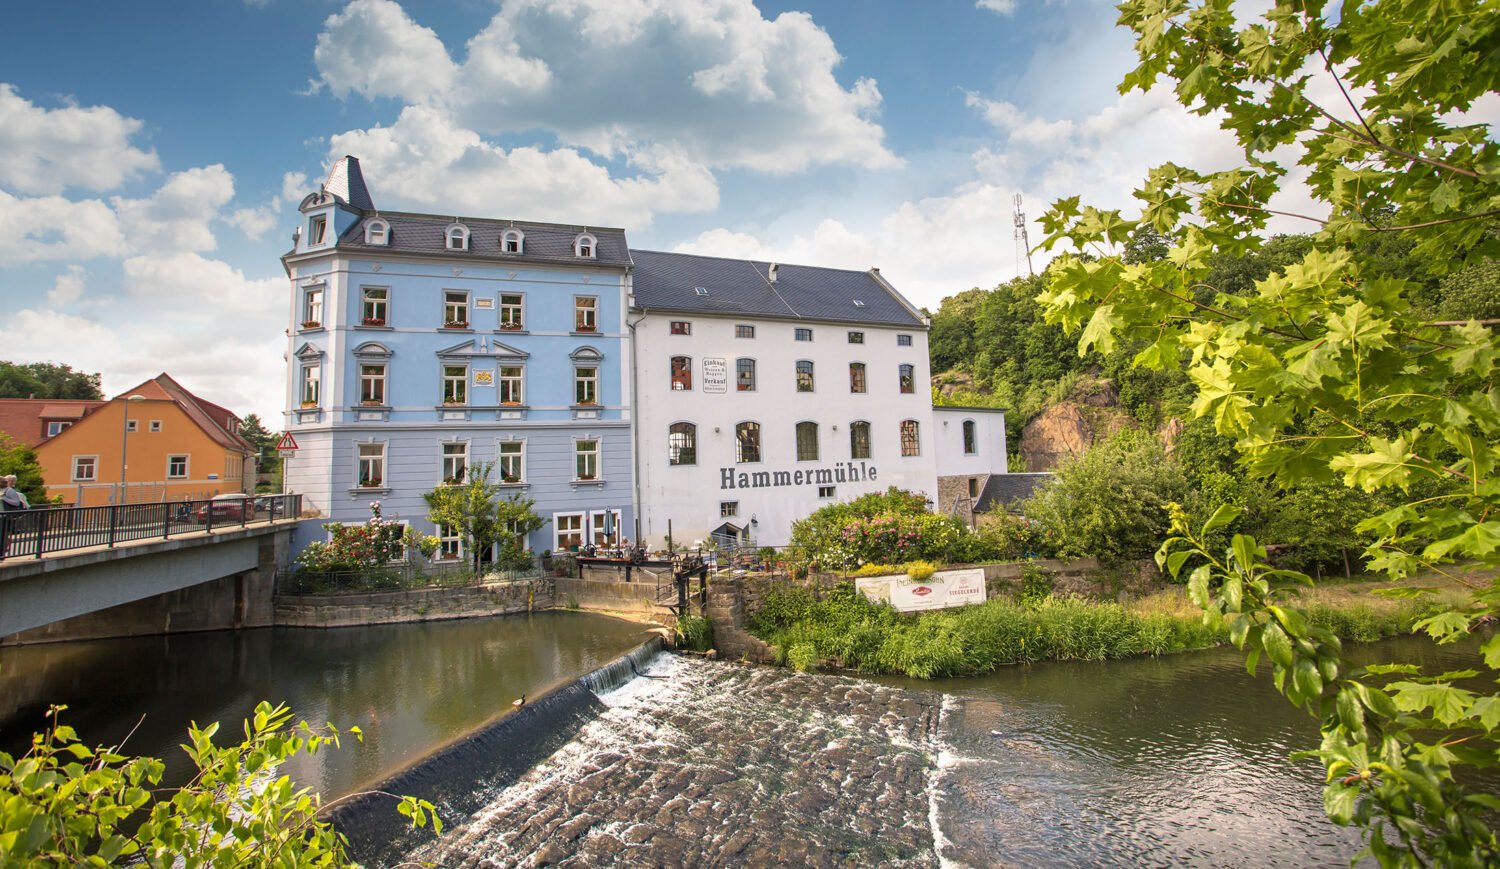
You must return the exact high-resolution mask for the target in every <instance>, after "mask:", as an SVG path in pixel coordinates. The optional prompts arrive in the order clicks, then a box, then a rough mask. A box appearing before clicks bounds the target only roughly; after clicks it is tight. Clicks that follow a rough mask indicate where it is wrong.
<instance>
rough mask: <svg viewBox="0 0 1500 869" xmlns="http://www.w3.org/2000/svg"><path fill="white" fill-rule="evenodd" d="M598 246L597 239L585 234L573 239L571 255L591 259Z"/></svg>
mask: <svg viewBox="0 0 1500 869" xmlns="http://www.w3.org/2000/svg"><path fill="white" fill-rule="evenodd" d="M598 244H599V242H598V240H597V239H595V238H594V237H593V236H592V235H589V234H588V233H586V232H585V233H583V234H582V235H580V236H578V237H577V238H575V239H573V253H574V254H575V255H577V256H581V257H586V258H588V259H593V258H594V251H595V250H596V249H597V247H598Z"/></svg>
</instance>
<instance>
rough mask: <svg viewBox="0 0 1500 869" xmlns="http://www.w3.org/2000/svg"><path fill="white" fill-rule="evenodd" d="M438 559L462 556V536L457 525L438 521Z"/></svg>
mask: <svg viewBox="0 0 1500 869" xmlns="http://www.w3.org/2000/svg"><path fill="white" fill-rule="evenodd" d="M437 539H438V559H439V560H444V559H447V560H454V559H459V558H463V557H464V537H463V534H461V533H459V530H458V526H456V525H444V524H442V523H438V527H437Z"/></svg>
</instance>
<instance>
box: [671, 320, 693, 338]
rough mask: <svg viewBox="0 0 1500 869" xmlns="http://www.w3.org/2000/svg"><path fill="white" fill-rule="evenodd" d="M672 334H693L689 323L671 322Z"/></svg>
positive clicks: (684, 321)
mask: <svg viewBox="0 0 1500 869" xmlns="http://www.w3.org/2000/svg"><path fill="white" fill-rule="evenodd" d="M672 334H673V335H691V334H693V324H692V323H689V322H688V321H686V320H673V321H672Z"/></svg>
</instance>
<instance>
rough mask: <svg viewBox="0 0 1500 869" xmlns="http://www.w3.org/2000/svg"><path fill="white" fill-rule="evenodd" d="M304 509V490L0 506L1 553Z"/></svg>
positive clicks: (241, 523) (28, 552)
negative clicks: (152, 500) (163, 499)
mask: <svg viewBox="0 0 1500 869" xmlns="http://www.w3.org/2000/svg"><path fill="white" fill-rule="evenodd" d="M301 514H302V496H301V495H246V496H244V497H243V498H240V497H233V498H226V497H224V496H219V497H217V498H213V499H211V500H207V501H169V502H160V503H153V504H120V505H111V506H107V507H37V508H35V509H31V510H7V511H5V512H0V559H5V558H22V557H27V556H29V557H33V558H41V557H42V556H44V555H47V554H48V553H52V552H66V551H68V550H70V549H86V548H89V547H93V546H106V547H108V546H114V545H115V544H118V543H128V542H130V541H132V540H152V539H156V540H165V539H167V538H169V537H173V536H181V535H183V534H196V533H201V532H204V531H214V530H221V529H228V528H243V527H246V526H250V525H257V524H264V523H268V522H273V521H279V520H282V519H295V518H297V517H298V516H300V515H301Z"/></svg>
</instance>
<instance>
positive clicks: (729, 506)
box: [719, 501, 740, 519]
mask: <svg viewBox="0 0 1500 869" xmlns="http://www.w3.org/2000/svg"><path fill="white" fill-rule="evenodd" d="M738 515H740V502H738V501H720V502H719V518H720V519H732V518H734V517H735V516H738Z"/></svg>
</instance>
